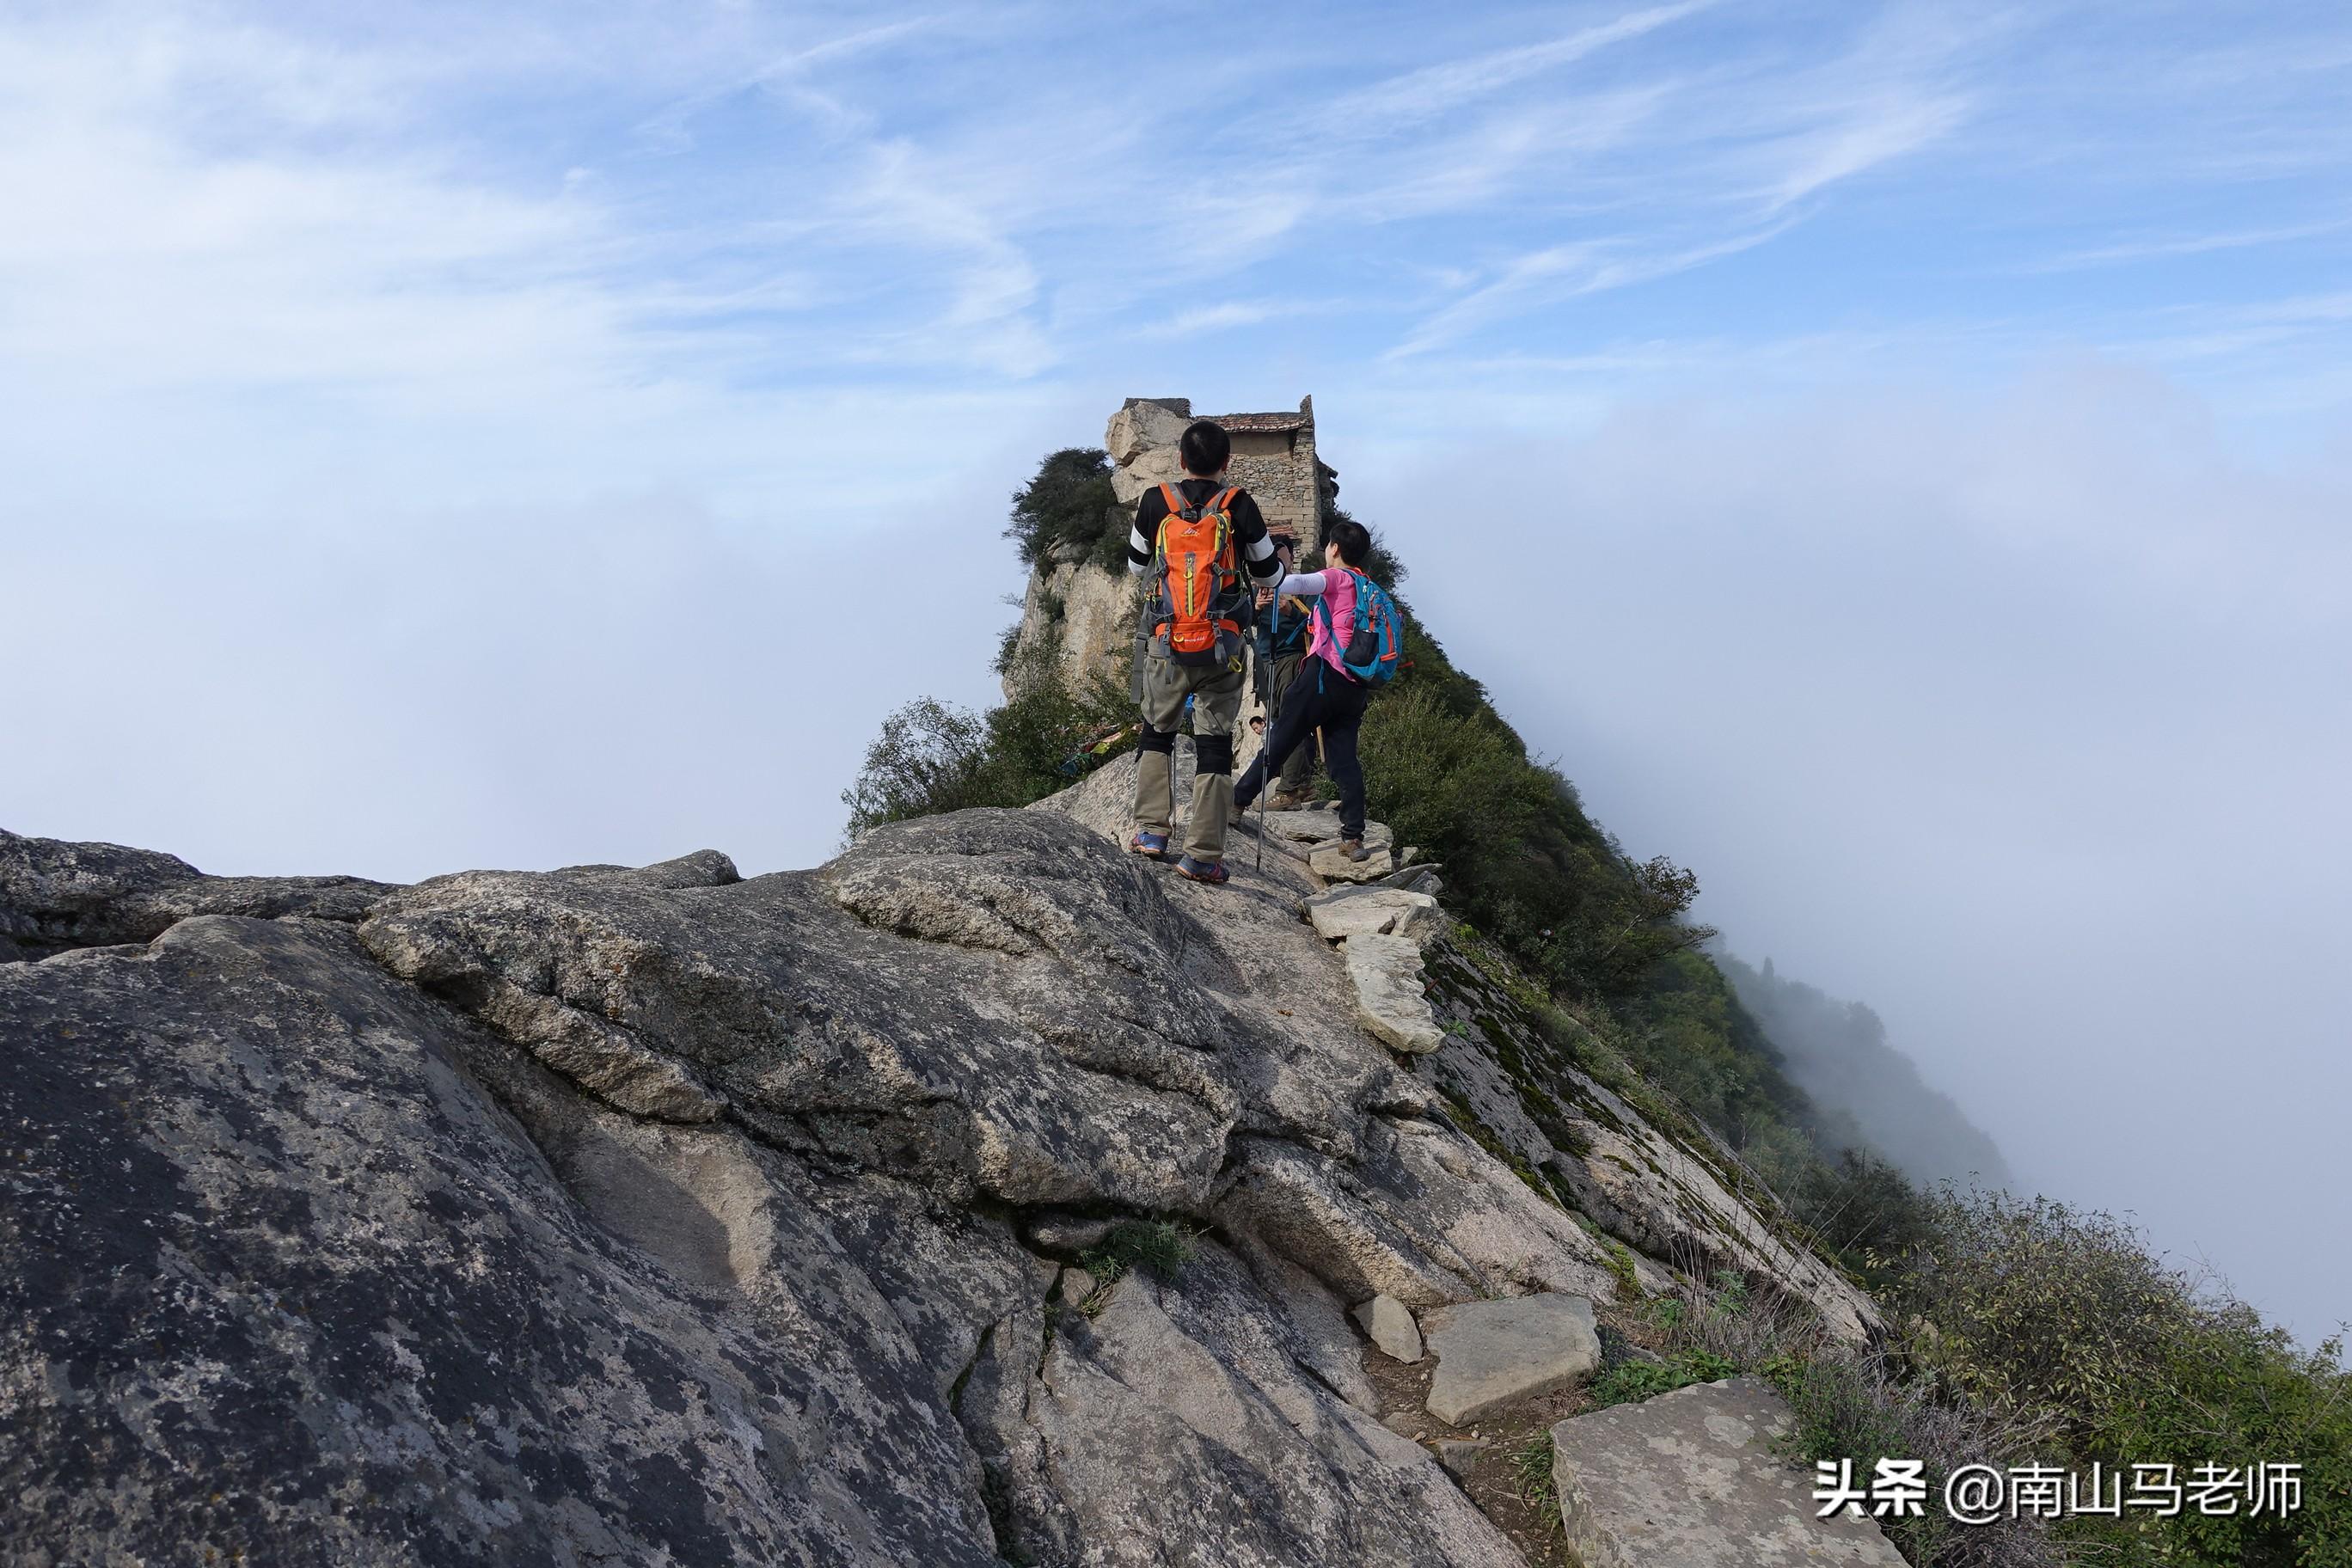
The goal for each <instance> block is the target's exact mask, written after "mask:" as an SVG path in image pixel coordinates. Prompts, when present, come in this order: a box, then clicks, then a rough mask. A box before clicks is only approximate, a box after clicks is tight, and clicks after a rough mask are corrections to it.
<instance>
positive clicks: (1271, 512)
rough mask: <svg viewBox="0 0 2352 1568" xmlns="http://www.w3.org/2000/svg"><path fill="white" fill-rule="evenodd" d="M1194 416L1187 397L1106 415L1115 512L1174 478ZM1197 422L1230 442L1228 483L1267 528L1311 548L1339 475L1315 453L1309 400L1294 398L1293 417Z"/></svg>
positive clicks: (1134, 401) (1140, 401) (1143, 400)
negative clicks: (1220, 430) (1220, 429)
mask: <svg viewBox="0 0 2352 1568" xmlns="http://www.w3.org/2000/svg"><path fill="white" fill-rule="evenodd" d="M1194 417H1195V416H1194V415H1193V413H1192V399H1191V398H1189V397H1130V398H1129V399H1128V400H1127V402H1126V403H1124V404H1122V405H1120V407H1119V410H1118V413H1117V414H1114V415H1112V416H1111V419H1110V428H1109V430H1108V432H1107V433H1106V435H1105V440H1106V441H1107V443H1108V449H1109V452H1110V458H1111V462H1112V463H1113V465H1115V467H1114V470H1113V475H1112V482H1113V484H1114V485H1115V486H1116V487H1117V488H1118V499H1119V501H1120V503H1121V504H1122V505H1127V506H1132V505H1133V504H1134V503H1135V499H1136V498H1137V497H1138V496H1139V495H1141V494H1142V493H1143V492H1144V490H1146V489H1149V488H1150V486H1152V485H1156V484H1160V483H1161V482H1162V481H1164V480H1168V479H1175V478H1176V477H1177V476H1178V474H1179V472H1180V471H1181V470H1180V469H1179V468H1178V467H1177V463H1176V443H1177V440H1178V439H1179V438H1180V437H1181V436H1182V435H1183V434H1184V426H1187V425H1189V424H1191V423H1192V420H1193V418H1194ZM1200 417H1203V418H1208V419H1213V420H1214V421H1215V422H1216V423H1217V424H1219V425H1222V426H1224V428H1225V433H1226V434H1227V435H1229V436H1231V437H1233V443H1234V464H1233V469H1232V476H1233V481H1234V483H1235V484H1237V485H1240V486H1241V487H1242V488H1243V489H1246V490H1248V491H1249V493H1250V494H1251V495H1253V496H1255V497H1256V498H1257V504H1258V510H1261V511H1263V512H1264V513H1265V521H1266V523H1267V525H1268V526H1269V527H1272V528H1276V529H1287V530H1289V531H1291V532H1293V533H1295V534H1297V537H1298V542H1299V548H1300V549H1301V550H1302V551H1305V550H1310V549H1313V548H1314V547H1315V545H1316V544H1317V543H1318V542H1319V541H1320V540H1321V539H1322V537H1323V521H1324V519H1325V518H1327V517H1328V516H1329V515H1330V512H1331V509H1332V508H1333V507H1334V506H1335V505H1336V504H1337V502H1338V497H1339V473H1338V471H1337V470H1336V469H1334V468H1332V467H1331V466H1330V465H1329V464H1328V463H1326V462H1324V461H1323V460H1322V458H1320V457H1318V455H1317V454H1316V450H1315V399H1313V398H1312V397H1302V398H1300V399H1299V400H1298V411H1297V413H1295V414H1285V413H1277V414H1211V415H1204V416H1200Z"/></svg>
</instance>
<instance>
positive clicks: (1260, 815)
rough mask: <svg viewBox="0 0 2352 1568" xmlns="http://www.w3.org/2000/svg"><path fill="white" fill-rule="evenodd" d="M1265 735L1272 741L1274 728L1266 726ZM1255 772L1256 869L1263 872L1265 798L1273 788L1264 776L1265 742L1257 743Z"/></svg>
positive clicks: (1266, 769)
mask: <svg viewBox="0 0 2352 1568" xmlns="http://www.w3.org/2000/svg"><path fill="white" fill-rule="evenodd" d="M1265 733H1266V739H1267V740H1271V739H1273V738H1274V726H1273V725H1271V724H1268V725H1267V726H1266V727H1265ZM1257 771H1258V775H1259V777H1258V792H1257V868H1258V869H1259V870H1261V871H1263V870H1265V797H1266V796H1267V795H1269V794H1271V793H1272V791H1273V787H1274V781H1273V780H1272V779H1270V778H1267V777H1265V774H1266V773H1268V772H1270V771H1271V770H1269V769H1268V768H1267V767H1266V765H1265V741H1261V742H1258V747H1257Z"/></svg>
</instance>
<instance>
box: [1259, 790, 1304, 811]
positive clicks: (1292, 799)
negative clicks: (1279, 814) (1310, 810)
mask: <svg viewBox="0 0 2352 1568" xmlns="http://www.w3.org/2000/svg"><path fill="white" fill-rule="evenodd" d="M1307 799H1308V796H1307V795H1306V793H1305V792H1304V791H1299V790H1283V791H1281V792H1279V793H1278V794H1275V795H1268V796H1267V797H1266V801H1265V808H1266V810H1268V811H1297V809H1298V808H1299V807H1300V806H1302V805H1306V804H1307Z"/></svg>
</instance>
